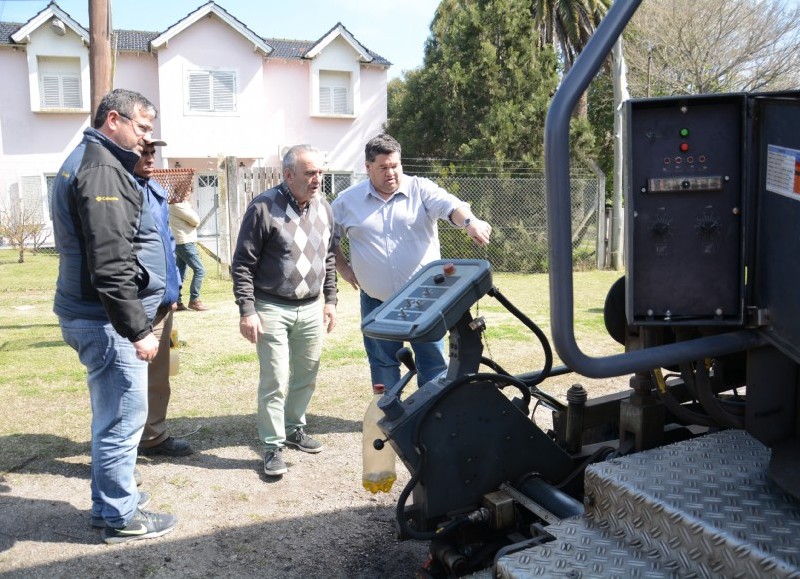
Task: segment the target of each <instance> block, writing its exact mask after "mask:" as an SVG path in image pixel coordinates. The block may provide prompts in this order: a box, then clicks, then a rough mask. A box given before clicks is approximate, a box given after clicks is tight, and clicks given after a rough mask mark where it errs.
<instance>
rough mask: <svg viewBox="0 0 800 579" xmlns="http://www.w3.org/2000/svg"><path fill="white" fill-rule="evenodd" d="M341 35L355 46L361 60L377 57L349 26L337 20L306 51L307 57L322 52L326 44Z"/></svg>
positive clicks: (369, 60) (367, 60)
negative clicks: (353, 33) (351, 32)
mask: <svg viewBox="0 0 800 579" xmlns="http://www.w3.org/2000/svg"><path fill="white" fill-rule="evenodd" d="M340 37H341V38H344V39H345V40H346V41H347V43H348V44H349V45H350V46H352V47H353V50H355V51H356V52H357V53H358V56H359V58H360V59H361V62H372V61H373V60H374V59H375V57H374V56H373V55H372V54H371V53H370V51H369V50H367V49H366V47H365V46H364V45H363V44H361V43H360V42H359V41H358V40H356V38H355V36H353V35H352V34H350V31H349V30H347V28H345V27H344V25H343V24H342V23H341V22H337V23H336V24H335V25H334V27H333V28H331V29H330V30H328V32H326V33H325V34H323V35H322V38H320V39H319V40H317V42H316V43H315V44H314V46H312V47H311V48H310V49H309V50H308V51H307V52H306V53H305V55H304V56H305V57H306V58H314V57H315V56H317V55H318V54H319V53H320V52H322V51H323V50H324V48H325V47H326V46H328V45H329V44H330V43H331V42H333V41H334V40H336V39H337V38H340Z"/></svg>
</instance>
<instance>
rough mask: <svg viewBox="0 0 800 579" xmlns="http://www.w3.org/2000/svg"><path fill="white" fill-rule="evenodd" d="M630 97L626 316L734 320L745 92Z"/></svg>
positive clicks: (740, 275) (684, 321) (739, 271)
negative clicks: (715, 94)
mask: <svg viewBox="0 0 800 579" xmlns="http://www.w3.org/2000/svg"><path fill="white" fill-rule="evenodd" d="M627 107H628V110H627V113H628V115H627V117H628V133H629V138H628V143H629V148H628V159H629V162H628V164H627V167H628V188H627V191H626V193H627V198H626V202H625V218H626V240H627V247H626V253H627V255H626V260H627V263H628V267H627V269H628V272H627V275H626V278H625V279H626V284H627V288H626V300H627V303H626V310H627V318H628V322H629V323H631V324H634V325H693V326H695V325H715V326H718V325H739V324H741V323H742V320H743V315H744V314H743V311H744V309H743V300H744V297H743V296H744V255H743V247H744V243H743V239H744V226H745V222H744V217H745V216H744V211H745V208H746V203H745V202H744V194H743V189H744V181H745V179H744V166H745V163H744V151H743V147H742V142H743V141H744V138H745V135H746V133H747V129H746V126H747V124H746V99H745V97H744V95H741V94H732V95H717V96H696V97H676V98H664V99H647V100H642V101H629V103H628V104H627Z"/></svg>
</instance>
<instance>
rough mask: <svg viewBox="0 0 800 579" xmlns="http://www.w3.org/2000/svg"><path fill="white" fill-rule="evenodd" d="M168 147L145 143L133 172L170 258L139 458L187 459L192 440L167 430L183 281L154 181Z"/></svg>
mask: <svg viewBox="0 0 800 579" xmlns="http://www.w3.org/2000/svg"><path fill="white" fill-rule="evenodd" d="M166 144H167V143H166V142H164V141H162V140H160V139H145V144H144V147H142V156H141V157H139V161H138V162H137V163H136V166H135V167H134V169H133V173H134V175H136V180H137V182H138V183H139V186H140V187H141V188H142V191H144V194H145V198H146V199H147V203H148V204H149V206H150V211H151V212H152V213H153V216H154V217H155V219H156V226H157V227H158V231H159V233H160V235H161V241H162V242H163V244H164V251H165V253H166V255H167V289H166V293H165V294H164V297H163V298H162V300H161V305H160V306H159V308H158V310H157V312H156V318H155V320H153V334H155V336H156V338H157V339H158V353H157V354H156V357H155V358H154V359H153V362H152V363H151V364H150V365H149V366H148V368H147V400H148V404H147V422H146V423H145V427H144V433H143V434H142V439H141V441H140V442H139V454H141V455H146V456H150V455H154V454H163V455H166V456H187V455H189V454H192V453H193V452H194V449H192V445H191V444H189V441H188V440H184V439H182V438H175V437H174V436H170V434H169V429H168V428H167V406H168V405H169V398H170V394H171V392H172V388H171V384H170V379H169V358H170V351H169V348H170V334H171V333H172V319H173V315H172V313H173V311H174V310H175V308H176V306H177V302H178V296H179V295H180V287H181V281H180V280H181V278H180V274H179V273H178V267H177V265H176V264H175V238H174V237H173V236H172V231H171V230H170V227H169V205H168V200H169V193H167V191H166V190H165V189H164V187H162V186H161V184H160V183H159V182H158V181H156V180H155V179H153V178H152V177H153V171H154V170H155V159H156V147H157V146H158V147H161V146H165V145H166Z"/></svg>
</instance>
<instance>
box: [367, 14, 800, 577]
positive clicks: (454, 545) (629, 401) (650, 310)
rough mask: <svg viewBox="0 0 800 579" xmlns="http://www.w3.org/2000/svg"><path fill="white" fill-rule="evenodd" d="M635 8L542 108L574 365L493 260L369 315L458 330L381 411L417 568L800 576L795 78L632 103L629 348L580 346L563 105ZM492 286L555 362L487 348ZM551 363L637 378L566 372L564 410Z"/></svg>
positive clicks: (515, 573) (413, 332) (611, 319)
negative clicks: (608, 385)
mask: <svg viewBox="0 0 800 579" xmlns="http://www.w3.org/2000/svg"><path fill="white" fill-rule="evenodd" d="M638 4H639V1H637V0H631V1H630V2H615V3H614V4H613V6H612V8H611V9H610V11H609V13H608V14H607V16H606V17H605V18H604V20H603V22H602V23H601V25H600V27H599V28H598V30H597V31H596V33H595V34H594V36H593V37H592V39H591V41H590V42H589V44H588V45H587V46H586V48H585V50H584V52H583V53H582V54H581V56H580V58H579V59H578V61H577V62H576V64H575V66H574V67H573V69H572V70H571V71H570V73H569V75H568V76H567V77H566V78H565V79H564V82H563V83H562V86H561V87H560V89H559V91H558V93H557V94H556V96H555V98H554V100H553V103H552V106H551V109H550V111H549V114H548V119H547V126H546V137H545V140H546V142H545V150H546V176H547V185H548V191H547V195H548V229H549V242H550V287H551V291H550V297H551V326H552V328H553V344H554V347H555V350H556V351H557V352H558V355H559V356H560V358H561V360H563V362H564V366H562V367H558V368H554V367H553V364H552V360H553V356H552V351H551V349H550V344H549V343H548V340H547V338H546V336H545V335H544V334H543V333H542V332H541V330H540V329H539V328H538V327H537V326H536V324H535V323H534V322H533V321H531V320H529V319H528V318H527V317H526V316H525V314H524V313H523V312H521V311H519V310H518V309H517V308H516V307H514V306H513V304H511V303H510V302H509V301H508V300H507V299H506V298H505V297H504V296H503V295H502V294H501V293H500V292H499V291H498V290H497V289H496V288H495V287H493V285H492V280H491V268H490V266H489V264H488V262H485V261H482V260H453V261H452V262H448V263H444V262H436V263H433V264H430V265H428V266H427V267H426V268H424V269H423V270H422V271H420V272H419V273H418V274H417V275H416V276H415V277H414V279H412V280H411V281H410V282H409V283H408V284H407V285H406V286H405V287H404V288H403V289H401V290H400V291H399V292H398V293H397V294H395V296H393V297H392V298H391V299H390V300H388V301H387V302H386V303H385V304H384V305H383V306H382V307H381V308H380V309H378V310H376V311H375V312H373V314H372V315H371V316H369V317H368V318H366V319H365V320H364V321H363V330H364V332H365V333H367V334H368V335H371V336H374V337H378V338H389V339H404V340H408V339H417V340H434V339H438V338H440V337H442V336H444V335H445V334H448V333H449V336H450V365H449V369H448V372H447V374H446V375H443V376H441V377H439V378H438V379H437V380H434V381H432V382H429V383H427V384H425V385H423V386H422V387H421V388H419V389H418V390H416V391H414V392H413V394H410V395H409V396H406V397H405V398H404V397H403V396H402V391H403V388H404V387H405V385H406V384H407V383H408V381H409V380H410V379H411V377H412V376H413V374H414V370H413V360H412V359H411V355H410V352H407V351H401V352H400V353H399V358H400V359H401V361H404V362H405V364H406V365H407V366H408V368H409V372H408V373H407V374H406V375H405V376H404V377H403V378H402V379H401V381H400V382H399V383H398V384H396V385H393V386H392V387H391V388H389V389H388V390H387V392H386V394H384V396H383V398H382V399H381V401H380V404H379V406H380V408H381V409H382V410H383V412H384V414H385V416H384V418H383V419H382V420H381V421H380V423H379V426H380V428H381V430H382V431H383V433H384V434H385V435H386V440H388V442H389V443H390V444H391V445H392V446H393V447H394V449H395V450H396V451H397V453H398V455H399V457H400V458H401V459H402V461H403V463H404V464H405V466H406V467H407V468H408V469H409V472H410V473H411V479H410V481H409V483H408V485H407V486H406V487H405V488H404V489H403V491H402V493H401V495H400V499H399V500H398V504H397V513H396V514H397V525H398V530H399V536H400V537H401V538H403V539H414V540H423V541H429V542H430V552H431V560H430V564H429V565H428V566H427V567H426V568H425V569H424V570H422V571H421V572H420V573H421V574H423V575H427V576H430V577H459V576H465V575H475V576H487V577H490V576H498V577H608V576H614V577H676V578H677V577H759V578H760V577H800V441H798V433H799V432H800V396H798V390H799V389H800V372H799V371H798V368H799V367H800V366H799V364H800V92H784V93H758V94H751V93H747V94H745V93H736V94H720V95H698V96H684V97H670V98H657V99H642V100H631V101H629V102H627V103H626V105H625V106H626V125H627V135H626V136H627V139H626V143H627V147H626V148H627V151H626V159H627V161H626V197H625V215H626V260H627V264H626V275H625V277H624V279H623V280H620V281H619V282H618V283H617V284H615V285H614V286H613V287H612V288H611V289H610V291H609V294H608V297H607V299H606V309H605V318H606V326H607V328H608V330H609V332H610V333H611V335H612V336H613V337H614V338H615V339H616V340H617V341H619V342H620V343H622V344H624V345H625V352H624V353H622V354H618V355H614V356H608V357H602V358H593V357H590V356H587V355H586V354H584V353H583V352H582V351H581V349H580V347H579V345H578V344H577V343H576V340H575V335H574V331H573V298H572V290H573V285H572V283H573V280H572V254H571V224H570V199H569V191H570V185H569V118H570V113H571V111H572V110H573V108H574V106H575V104H576V102H577V99H578V98H579V96H580V95H581V94H582V93H583V92H584V91H585V89H586V88H587V86H588V84H589V82H590V81H591V79H592V78H593V77H594V75H595V73H596V72H597V70H599V68H600V66H601V65H602V63H603V61H604V59H605V58H606V56H607V55H608V54H609V53H610V51H611V48H612V46H613V43H614V42H615V41H616V39H617V38H618V37H619V35H620V33H621V31H622V29H623V28H624V26H625V25H626V23H627V22H628V21H629V19H630V18H631V17H632V15H633V13H634V11H635V10H636V7H637V6H638ZM486 295H488V296H490V297H493V298H495V299H497V300H499V301H500V302H501V303H502V304H503V305H504V306H506V307H507V308H508V309H509V311H511V312H512V313H513V314H514V315H515V316H516V317H517V318H519V320H520V321H521V322H522V323H524V324H525V325H526V326H527V327H528V328H530V329H531V331H532V332H533V333H534V334H535V335H536V336H537V338H538V339H539V340H540V342H541V343H542V347H543V348H544V352H545V359H546V362H545V364H544V368H542V369H540V370H536V371H531V372H530V373H527V374H523V375H514V376H512V375H509V374H508V373H506V372H504V371H503V370H502V368H499V367H497V365H496V364H494V363H493V362H492V361H491V360H489V359H486V358H485V357H484V356H483V351H482V345H481V336H480V334H481V331H482V330H483V329H484V324H485V322H484V320H483V319H481V318H477V319H473V318H472V316H471V314H470V307H471V306H472V305H473V304H474V303H475V302H476V301H477V300H478V299H480V298H482V297H483V296H486ZM482 367H487V368H488V370H489V371H482ZM559 372H574V373H575V374H577V375H582V376H587V377H593V378H604V377H613V376H620V377H626V379H627V380H628V384H629V386H630V388H628V389H627V390H625V391H624V392H621V393H620V394H619V395H618V396H606V397H602V398H592V396H591V392H587V391H586V390H585V389H584V388H582V387H580V386H574V387H573V388H572V389H570V391H569V392H568V395H567V401H566V403H565V402H562V401H560V400H557V399H555V398H553V397H552V396H549V395H547V394H546V393H545V392H544V390H543V389H542V388H545V387H546V380H547V378H548V377H549V376H552V375H553V374H554V373H559ZM540 386H541V388H540ZM507 389H511V391H513V392H515V393H517V396H515V397H511V396H508V395H507ZM504 390H506V392H503V391H504ZM533 399H536V400H537V401H538V402H539V403H541V404H544V405H545V406H547V407H548V408H549V409H551V410H552V412H553V424H554V428H553V432H552V433H545V432H543V431H542V430H541V429H540V428H539V427H538V426H536V424H534V423H533V422H532V421H531V420H530V415H529V404H530V402H531V401H532V400H533Z"/></svg>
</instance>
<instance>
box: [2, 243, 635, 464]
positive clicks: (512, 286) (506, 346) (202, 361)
mask: <svg viewBox="0 0 800 579" xmlns="http://www.w3.org/2000/svg"><path fill="white" fill-rule="evenodd" d="M16 260H17V254H16V253H15V252H13V251H11V250H0V369H2V372H0V399H2V400H3V403H4V404H5V406H6V409H5V411H4V412H3V413H2V414H1V415H0V440H2V444H0V475H2V474H3V473H8V472H12V471H14V470H16V469H19V468H21V467H22V466H24V464H25V463H26V462H27V461H29V460H33V459H35V458H36V457H37V456H45V455H51V454H55V455H58V456H67V455H70V454H73V453H78V452H80V451H81V450H86V451H88V441H89V423H90V414H91V413H90V409H89V404H88V393H87V388H86V378H85V371H84V368H83V366H82V365H81V364H80V363H79V361H78V358H77V355H76V354H75V352H74V351H73V350H72V349H71V348H69V347H68V346H66V345H65V344H64V342H63V341H62V339H61V333H60V329H59V326H58V320H57V318H56V316H55V315H54V314H53V312H52V301H53V292H54V288H55V280H56V276H57V268H58V257H57V256H55V255H48V254H39V255H31V254H30V253H28V254H26V261H25V263H23V264H18V263H17V262H16ZM206 267H207V276H206V278H205V281H204V283H203V290H202V296H201V297H202V299H203V301H204V302H205V303H206V304H207V305H209V306H210V308H211V309H210V310H209V311H208V312H192V311H187V312H178V313H176V314H175V327H176V328H177V330H178V335H179V341H180V347H181V348H180V356H181V367H180V373H179V374H178V375H177V376H175V377H174V378H173V397H172V401H171V403H170V414H169V417H170V424H171V429H172V431H173V432H174V433H176V434H178V435H180V434H185V433H186V432H188V431H190V430H191V431H195V430H197V428H198V427H197V426H196V424H197V419H198V418H203V419H204V420H206V421H209V422H213V423H214V424H215V428H241V427H242V424H243V422H242V420H227V421H222V420H214V418H220V417H226V416H227V417H234V416H235V417H238V418H242V417H246V421H247V422H248V425H247V428H250V429H251V430H252V433H251V434H252V437H253V438H255V436H256V435H255V425H254V424H250V420H252V414H253V412H254V411H255V391H256V382H257V378H258V362H257V358H256V354H255V349H254V347H253V346H252V345H251V344H249V343H248V342H246V341H245V340H244V339H243V338H242V337H241V336H240V335H239V332H238V310H237V308H236V305H235V304H234V302H233V294H232V291H231V282H230V280H228V279H224V276H223V275H221V272H220V268H219V267H218V265H217V264H216V263H215V262H213V261H211V260H210V259H208V260H207V261H206ZM619 276H620V274H619V273H618V272H608V271H590V272H579V273H576V274H575V284H574V285H575V321H576V322H575V323H576V329H575V333H576V336H577V339H578V343H579V345H580V346H581V348H582V350H583V351H585V352H587V353H589V354H591V355H594V356H599V355H603V354H612V353H618V352H620V351H621V347H620V346H619V345H618V344H616V343H615V342H614V341H613V340H612V339H611V338H610V337H609V336H608V335H607V333H606V330H605V326H604V322H603V314H602V308H603V303H604V300H605V296H606V292H607V290H608V288H609V287H610V286H611V284H612V283H613V282H614V281H615V280H616V279H617V278H618V277H619ZM493 283H494V286H495V287H497V288H498V289H499V290H500V291H501V292H502V293H503V295H505V296H506V298H508V299H509V300H510V301H511V302H512V303H513V304H514V305H515V306H516V307H517V308H519V309H520V310H521V311H522V312H524V313H525V314H526V315H527V316H528V317H530V318H531V319H532V320H533V321H534V322H535V323H537V324H538V325H539V326H540V327H541V328H542V329H543V330H544V332H545V333H546V334H547V335H548V336H549V335H550V320H549V288H548V278H547V276H546V275H538V274H537V275H514V274H502V273H501V274H495V275H494V276H493ZM339 290H340V299H339V307H338V324H337V327H336V329H335V330H334V331H333V333H331V334H329V335H328V336H327V338H326V343H325V347H324V352H323V358H322V369H321V371H320V377H319V382H318V388H317V393H316V394H315V397H314V399H313V401H312V407H311V408H310V409H309V412H310V413H314V412H315V410H316V411H317V412H318V413H322V409H324V414H327V415H336V416H339V417H342V418H348V419H353V420H358V419H359V418H360V416H361V415H362V414H363V410H364V408H365V407H366V405H367V403H368V401H369V398H370V388H369V372H368V367H367V362H366V356H365V355H364V351H363V346H362V342H361V333H360V320H359V314H358V295H357V292H356V291H355V290H353V289H352V288H351V287H350V286H349V285H348V284H347V283H344V282H342V283H341V284H340V288H339ZM472 313H473V316H477V315H481V316H483V317H484V318H485V319H486V322H487V330H486V332H485V334H484V355H485V356H487V357H489V358H492V359H493V360H495V361H496V362H497V363H499V364H500V366H502V367H503V368H505V369H506V370H507V371H509V372H511V373H512V374H518V373H523V372H532V371H536V370H538V369H540V368H541V366H542V363H543V356H542V353H541V348H540V347H539V344H538V341H537V340H536V338H535V336H534V335H533V334H532V333H531V332H530V331H529V330H528V329H527V328H525V327H524V326H523V325H522V323H520V322H519V321H518V320H517V319H516V318H514V317H513V316H512V315H511V314H510V313H509V312H508V311H506V310H505V308H504V307H503V306H502V305H501V304H500V303H499V302H497V301H496V300H494V299H493V298H491V297H484V298H483V299H482V300H480V302H479V303H478V304H477V306H476V307H473V310H472ZM555 363H556V364H558V363H560V362H558V360H556V362H555ZM576 382H580V383H582V384H584V385H585V386H587V388H588V389H589V393H590V396H591V397H594V396H596V395H599V394H604V393H607V392H609V391H612V390H620V389H624V388H626V387H627V381H626V380H625V379H617V380H614V381H592V380H588V379H585V378H582V377H579V376H576V375H566V376H562V377H558V378H552V379H549V380H547V381H545V383H544V384H542V385H541V388H542V389H543V390H545V391H547V392H549V393H551V394H553V395H554V396H556V397H559V398H561V399H562V400H563V399H564V397H563V395H564V393H565V392H566V389H567V388H568V387H569V386H570V385H572V384H573V383H576ZM243 420H244V419H243ZM248 432H249V431H248ZM213 436H214V433H213V432H204V433H201V437H213Z"/></svg>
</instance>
